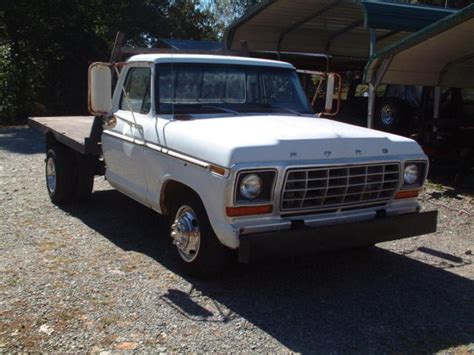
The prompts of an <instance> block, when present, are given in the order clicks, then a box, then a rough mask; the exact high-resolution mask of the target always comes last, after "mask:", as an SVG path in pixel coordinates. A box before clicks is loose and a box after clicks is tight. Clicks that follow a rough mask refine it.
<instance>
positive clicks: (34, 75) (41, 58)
mask: <svg viewBox="0 0 474 355" xmlns="http://www.w3.org/2000/svg"><path fill="white" fill-rule="evenodd" d="M210 19H212V16H211V15H210V14H209V13H208V12H207V10H205V9H202V8H199V6H197V3H196V0H108V1H106V0H68V1H64V0H38V1H28V0H4V1H3V2H2V10H0V35H1V42H0V123H10V122H12V121H15V120H16V121H24V119H25V118H26V117H28V116H29V115H39V114H48V115H55V114H84V113H86V112H85V110H86V108H87V105H86V100H87V98H86V95H87V76H86V73H87V67H88V65H89V64H90V63H91V62H92V61H98V60H108V59H109V55H110V51H111V49H112V46H113V41H114V38H115V34H116V32H117V31H119V30H121V31H123V32H125V33H126V35H127V43H128V44H129V45H139V46H146V45H152V44H153V42H154V41H155V40H156V38H158V37H165V38H169V37H170V36H171V35H172V36H173V37H176V38H190V39H201V38H205V39H207V38H213V37H215V33H216V32H215V30H214V29H213V27H212V24H211V22H210Z"/></svg>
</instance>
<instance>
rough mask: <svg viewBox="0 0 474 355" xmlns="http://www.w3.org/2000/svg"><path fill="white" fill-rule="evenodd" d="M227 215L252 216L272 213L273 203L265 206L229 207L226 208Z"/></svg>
mask: <svg viewBox="0 0 474 355" xmlns="http://www.w3.org/2000/svg"><path fill="white" fill-rule="evenodd" d="M225 210H226V213H227V216H229V217H241V216H251V215H256V214H267V213H272V211H273V206H272V205H263V206H243V207H227V208H226V209H225Z"/></svg>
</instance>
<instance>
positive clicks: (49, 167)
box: [46, 157, 56, 194]
mask: <svg viewBox="0 0 474 355" xmlns="http://www.w3.org/2000/svg"><path fill="white" fill-rule="evenodd" d="M46 183H47V185H48V190H49V192H50V193H52V194H54V193H55V192H56V163H55V162H54V158H53V157H49V158H48V160H47V161H46Z"/></svg>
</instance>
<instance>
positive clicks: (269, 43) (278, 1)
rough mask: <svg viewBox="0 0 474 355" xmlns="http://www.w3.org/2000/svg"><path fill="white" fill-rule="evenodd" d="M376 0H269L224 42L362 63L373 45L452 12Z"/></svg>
mask: <svg viewBox="0 0 474 355" xmlns="http://www.w3.org/2000/svg"><path fill="white" fill-rule="evenodd" d="M453 11H454V10H451V9H441V8H435V7H430V6H414V5H406V4H400V3H394V2H381V1H376V0H364V1H361V0H266V1H263V3H261V4H260V5H258V6H257V7H255V8H254V9H253V10H251V11H250V12H248V13H247V14H245V15H244V16H243V17H242V18H241V19H239V20H238V21H236V22H235V23H234V24H232V25H231V26H230V27H229V28H228V29H227V31H226V34H225V40H224V42H225V45H226V48H227V49H230V50H240V49H241V47H242V46H243V45H245V47H246V49H248V51H249V52H250V54H252V53H253V52H257V53H258V52H268V51H273V52H275V53H281V52H297V53H320V54H327V55H330V56H331V57H332V58H334V60H336V61H341V60H342V61H344V62H346V63H349V62H358V63H361V65H363V63H365V62H366V60H367V59H368V57H369V55H370V54H371V53H373V52H374V51H376V50H378V49H381V48H383V47H386V46H388V45H390V44H392V43H394V42H398V41H399V40H400V39H402V38H403V37H406V36H407V35H408V34H409V33H410V32H414V31H418V30H420V29H421V28H423V27H425V26H427V25H429V24H431V23H433V22H435V21H438V20H439V19H442V18H444V17H446V16H447V15H450V14H452V13H453Z"/></svg>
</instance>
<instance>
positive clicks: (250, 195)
mask: <svg viewBox="0 0 474 355" xmlns="http://www.w3.org/2000/svg"><path fill="white" fill-rule="evenodd" d="M275 179H276V171H275V170H254V171H252V170H250V171H245V170H244V171H241V172H239V173H238V174H237V180H236V182H235V190H234V191H235V195H234V199H235V200H234V202H235V204H237V205H238V204H257V203H265V202H270V201H271V200H272V196H273V189H274V185H275Z"/></svg>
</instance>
